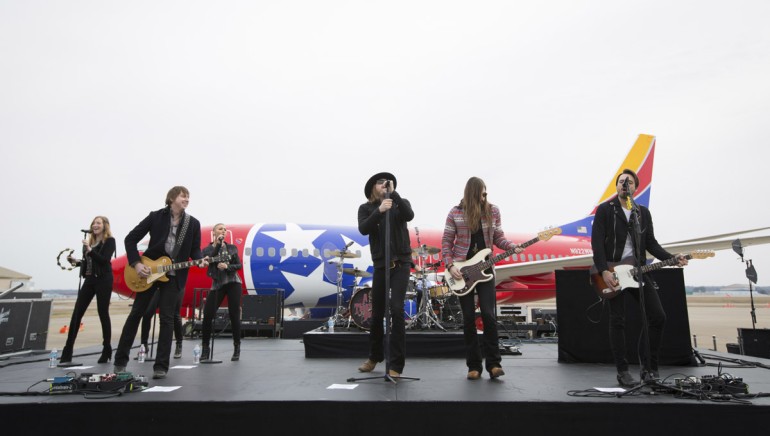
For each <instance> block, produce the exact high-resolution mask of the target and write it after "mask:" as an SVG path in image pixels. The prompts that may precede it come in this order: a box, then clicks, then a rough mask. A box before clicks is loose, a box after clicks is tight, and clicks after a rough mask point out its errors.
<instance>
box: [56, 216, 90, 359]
mask: <svg viewBox="0 0 770 436" xmlns="http://www.w3.org/2000/svg"><path fill="white" fill-rule="evenodd" d="M81 232H83V239H86V236H88V234H89V233H91V231H89V230H81ZM87 253H88V252H87V251H86V247H85V245H84V246H83V256H82V257H81V258H80V264H81V267H82V265H83V262H85V261H86V255H87ZM82 286H83V276H82V275H81V274H80V271H78V295H80V288H81V287H82ZM84 313H85V312H84ZM70 327H71V326H70ZM75 328H77V329H80V326H79V325H78V326H75ZM72 353H73V354H75V345H74V344H73V345H72ZM81 365H82V363H76V362H73V361H69V362H67V363H59V364H58V365H56V366H58V367H60V368H68V367H70V366H81Z"/></svg>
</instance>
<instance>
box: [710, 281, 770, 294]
mask: <svg viewBox="0 0 770 436" xmlns="http://www.w3.org/2000/svg"><path fill="white" fill-rule="evenodd" d="M753 291H754V294H755V295H756V294H766V293H767V291H766V290H764V289H760V288H757V287H756V286H754V287H753ZM714 295H717V296H730V297H748V296H749V295H750V291H749V284H748V283H745V284H734V285H730V286H724V287H722V288H719V289H718V290H716V291H714Z"/></svg>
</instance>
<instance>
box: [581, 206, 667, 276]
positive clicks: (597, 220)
mask: <svg viewBox="0 0 770 436" xmlns="http://www.w3.org/2000/svg"><path fill="white" fill-rule="evenodd" d="M639 210H640V211H641V215H642V219H641V228H642V236H641V238H640V240H641V245H642V247H641V252H642V253H644V252H645V251H646V252H649V253H650V254H652V255H653V256H655V257H656V258H657V259H660V260H666V259H670V258H672V257H674V256H673V255H672V254H671V253H669V252H668V251H666V250H665V249H663V247H661V246H660V244H659V243H658V241H657V239H655V232H654V231H653V227H652V215H651V214H650V210H649V209H647V208H646V207H644V206H639ZM628 226H629V224H628V220H627V219H626V215H625V213H623V207H622V206H621V205H620V202H619V201H618V197H617V196H616V197H613V198H611V199H609V200H607V201H606V202H604V203H602V204H600V205H599V207H598V208H597V210H596V215H595V216H594V224H593V227H592V234H591V248H592V249H593V253H594V256H593V257H594V265H595V266H596V269H597V270H598V272H599V273H601V272H602V271H606V270H608V269H609V266H608V265H607V262H619V261H620V260H621V256H622V255H623V247H624V246H625V245H626V238H627V237H628V231H629V227H628ZM637 251H639V250H637ZM645 256H646V254H645Z"/></svg>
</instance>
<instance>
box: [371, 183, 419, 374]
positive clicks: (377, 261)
mask: <svg viewBox="0 0 770 436" xmlns="http://www.w3.org/2000/svg"><path fill="white" fill-rule="evenodd" d="M396 185H397V181H396V177H395V176H394V175H393V174H391V173H377V174H375V175H373V176H372V177H370V178H369V180H368V181H367V182H366V185H365V186H364V196H366V198H367V199H368V201H367V202H366V203H364V204H362V205H361V206H359V207H358V231H359V232H361V234H362V235H369V249H370V250H371V253H372V262H373V264H374V274H373V277H372V291H371V292H372V294H371V299H372V328H371V331H370V332H369V358H368V359H367V360H366V362H364V363H363V365H361V366H360V367H359V368H358V370H359V371H361V372H371V371H372V370H374V367H375V366H376V365H377V363H379V362H382V361H383V360H385V356H384V349H383V339H384V334H385V332H384V328H383V322H382V321H383V319H384V316H385V292H386V291H387V290H386V289H385V278H386V274H390V291H391V293H390V313H391V315H392V316H391V319H392V321H391V326H392V327H391V335H390V348H389V355H388V357H389V362H388V363H389V373H388V375H389V376H392V377H398V376H400V375H401V373H402V372H403V371H404V362H405V353H404V348H405V335H406V323H405V321H404V316H403V310H404V297H405V295H406V288H407V286H408V284H409V273H410V271H411V269H412V267H413V264H412V248H411V243H410V241H409V230H408V229H407V227H406V223H407V222H409V221H411V220H412V218H414V211H412V205H411V204H409V201H408V200H407V199H405V198H402V197H401V196H400V195H399V194H398V192H396ZM386 217H390V241H386V240H385V227H386V226H385V224H386V221H385V218H386ZM385 244H390V252H389V254H390V259H389V260H390V263H389V264H387V265H386V264H385V262H386V259H385Z"/></svg>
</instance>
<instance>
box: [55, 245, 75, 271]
mask: <svg viewBox="0 0 770 436" xmlns="http://www.w3.org/2000/svg"><path fill="white" fill-rule="evenodd" d="M67 252H69V253H67ZM64 253H67V256H65V257H64V258H65V259H66V258H68V257H70V256H72V254H73V253H75V250H73V249H71V248H65V249H64V250H62V251H60V252H59V255H58V256H56V264H57V265H59V268H61V269H63V270H65V271H72V270H73V269H75V265H72V264H70V266H69V267H66V266H63V265H62V264H61V255H62V254H64ZM67 263H69V261H67Z"/></svg>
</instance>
